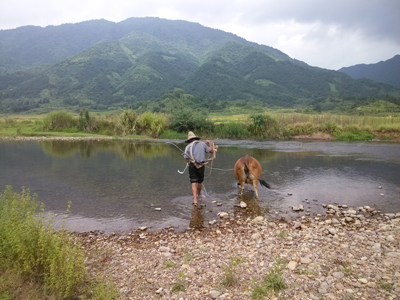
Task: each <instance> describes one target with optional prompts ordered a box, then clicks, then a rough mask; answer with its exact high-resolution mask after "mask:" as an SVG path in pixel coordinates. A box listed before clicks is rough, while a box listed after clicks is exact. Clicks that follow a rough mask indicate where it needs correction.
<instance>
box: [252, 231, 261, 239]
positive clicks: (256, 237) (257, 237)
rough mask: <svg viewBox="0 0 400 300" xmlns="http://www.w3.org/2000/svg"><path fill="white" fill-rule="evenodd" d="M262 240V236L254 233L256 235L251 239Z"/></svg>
mask: <svg viewBox="0 0 400 300" xmlns="http://www.w3.org/2000/svg"><path fill="white" fill-rule="evenodd" d="M260 238H261V234H260V233H258V232H256V233H254V234H253V235H252V236H251V239H252V240H258V239H260Z"/></svg>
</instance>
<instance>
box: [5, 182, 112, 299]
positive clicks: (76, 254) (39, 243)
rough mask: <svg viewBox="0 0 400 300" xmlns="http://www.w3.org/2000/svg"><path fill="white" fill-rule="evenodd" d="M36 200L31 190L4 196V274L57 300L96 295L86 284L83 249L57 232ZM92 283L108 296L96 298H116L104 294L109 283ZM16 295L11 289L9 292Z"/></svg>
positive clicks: (6, 192)
mask: <svg viewBox="0 0 400 300" xmlns="http://www.w3.org/2000/svg"><path fill="white" fill-rule="evenodd" d="M36 198H37V196H36V195H35V194H33V196H32V195H31V194H30V191H29V190H28V189H22V192H21V193H19V194H18V193H14V192H13V190H12V188H11V187H10V186H8V187H7V189H6V190H5V191H4V193H3V194H0V265H1V268H2V269H3V270H2V271H4V272H5V273H7V272H11V273H12V274H16V275H15V276H18V278H23V279H24V280H27V281H31V282H35V283H37V286H39V288H38V290H43V293H46V294H48V295H52V296H53V297H55V298H68V297H73V296H77V295H82V296H84V295H94V294H95V293H96V291H94V292H93V291H91V290H93V288H89V287H88V286H87V285H86V284H85V280H87V277H88V276H87V271H86V268H85V263H84V255H83V252H82V250H81V249H80V247H79V245H76V244H74V243H73V241H72V240H71V238H70V236H69V235H68V234H67V232H66V231H65V230H61V231H59V232H55V231H54V228H53V227H52V226H51V224H50V219H48V218H46V217H45V214H44V209H43V204H41V203H39V202H38V201H36ZM1 276H2V275H1ZM0 279H1V277H0ZM90 284H92V285H93V287H95V288H96V289H99V291H100V290H102V291H103V292H101V294H102V295H106V297H103V298H101V297H102V296H99V295H96V297H97V298H96V299H116V298H115V297H114V298H113V295H112V293H109V292H107V293H105V292H104V290H105V287H109V285H108V284H105V285H103V283H101V284H99V283H93V282H91V283H90ZM10 289H11V291H10ZM111 290H114V289H113V288H111ZM13 292H14V291H12V287H11V288H9V292H8V293H13ZM110 297H111V298H110ZM22 298H23V297H22ZM11 299H13V298H11Z"/></svg>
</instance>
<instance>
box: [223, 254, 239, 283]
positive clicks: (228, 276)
mask: <svg viewBox="0 0 400 300" xmlns="http://www.w3.org/2000/svg"><path fill="white" fill-rule="evenodd" d="M241 261H242V258H240V257H232V258H231V259H230V261H229V264H228V265H226V266H225V267H224V268H223V273H224V277H223V279H222V280H221V284H222V285H224V286H225V287H230V286H234V285H235V284H236V283H237V282H238V280H239V278H238V275H237V267H238V265H239V264H240V262H241Z"/></svg>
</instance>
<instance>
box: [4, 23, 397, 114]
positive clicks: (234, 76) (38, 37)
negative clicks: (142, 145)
mask: <svg viewBox="0 0 400 300" xmlns="http://www.w3.org/2000/svg"><path fill="white" fill-rule="evenodd" d="M76 32H79V34H76ZM132 32H134V33H132ZM128 33H129V34H128ZM27 37H29V39H32V40H35V41H36V47H35V48H34V49H32V48H29V47H26V45H27V44H29V43H28V42H27ZM1 40H2V43H3V44H2V45H3V47H2V48H1V49H0V71H2V72H1V73H0V112H6V113H10V112H21V111H28V110H30V111H36V112H39V111H40V112H48V111H50V110H54V109H66V108H68V109H74V110H80V109H82V110H85V109H90V110H108V109H123V108H126V107H132V108H135V109H136V108H137V109H142V110H140V111H139V112H143V111H144V110H149V111H152V112H166V113H168V112H170V111H169V109H170V108H171V107H168V105H165V104H166V102H168V101H166V102H165V101H163V98H164V96H167V97H169V96H170V94H171V93H170V91H171V90H173V89H175V88H177V87H179V88H181V89H184V90H185V91H186V94H187V95H189V94H190V97H191V100H190V101H192V103H190V104H189V103H188V102H186V101H183V103H184V106H181V107H180V108H183V107H185V108H187V107H186V105H188V104H189V105H191V104H193V106H196V109H197V108H198V107H201V108H204V109H207V110H209V111H221V110H225V111H230V110H231V109H253V108H254V105H253V104H254V103H255V102H258V103H261V106H266V105H269V106H279V107H293V108H294V107H296V108H298V109H299V110H300V111H304V112H305V111H307V112H310V113H311V112H313V111H317V112H321V111H337V112H339V111H342V112H343V111H346V112H350V111H352V112H357V113H360V114H361V113H364V114H367V113H382V112H387V113H390V112H392V113H393V112H396V111H397V112H399V104H400V98H399V96H400V91H399V89H398V88H395V87H393V86H389V85H385V84H383V83H378V82H373V81H371V80H363V79H361V80H355V79H352V78H350V77H349V76H347V75H345V74H342V73H340V72H336V71H331V70H324V69H320V68H313V67H310V66H308V65H306V64H304V63H302V62H299V61H296V60H293V59H291V58H290V57H288V56H287V55H286V54H284V53H282V52H280V51H279V50H276V49H273V48H271V47H267V46H264V45H256V44H250V43H248V42H247V41H245V40H244V39H242V38H239V37H237V36H235V35H233V34H230V33H227V32H223V31H217V30H214V29H210V28H206V27H203V26H201V25H200V24H194V23H188V22H183V21H170V20H163V19H158V18H139V19H134V20H133V19H130V20H127V21H124V22H120V23H117V24H114V23H112V24H111V23H110V22H107V21H105V20H96V21H89V22H83V23H79V24H64V25H62V26H53V27H46V28H40V29H39V28H29V27H26V28H24V29H13V30H10V31H7V32H2V35H1ZM65 44H68V45H71V47H64V46H63V45H65ZM46 64H47V65H46ZM49 64H52V65H49ZM33 66H35V67H33ZM371 97H374V98H376V99H378V98H379V99H384V100H385V101H387V102H388V104H389V105H386V104H385V105H378V106H379V107H378V106H374V105H372V107H369V100H368V99H369V98H371ZM206 99H207V100H206ZM210 99H211V101H208V100H210ZM182 100H187V99H182ZM203 100H206V101H203ZM200 102H201V103H200ZM235 102H237V103H235ZM240 102H242V104H243V106H241V107H239V106H237V105H236V104H238V103H240ZM191 107H192V106H191Z"/></svg>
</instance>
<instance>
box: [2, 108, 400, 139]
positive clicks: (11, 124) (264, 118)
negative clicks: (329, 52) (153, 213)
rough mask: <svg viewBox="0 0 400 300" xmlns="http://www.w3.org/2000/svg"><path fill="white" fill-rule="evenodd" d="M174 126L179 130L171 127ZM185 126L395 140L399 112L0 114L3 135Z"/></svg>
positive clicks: (168, 132)
mask: <svg viewBox="0 0 400 300" xmlns="http://www.w3.org/2000/svg"><path fill="white" fill-rule="evenodd" d="M178 117H179V118H178ZM187 118H189V119H188V120H186V119H187ZM181 123H182V124H181ZM180 124H181V125H182V126H181V125H180ZM173 128H175V130H173ZM176 128H177V129H176ZM179 128H180V129H182V130H183V131H182V132H177V131H176V130H180V129H179ZM188 130H192V131H193V130H194V131H195V133H196V135H198V136H201V137H209V138H230V139H243V138H246V139H247V138H253V139H256V138H258V139H288V138H291V137H294V136H298V135H313V134H320V133H325V134H330V135H331V136H333V137H334V138H336V139H337V140H344V141H360V140H371V139H376V138H377V139H381V140H394V139H395V140H397V139H398V138H399V136H400V117H399V116H386V117H384V116H355V115H354V116H353V115H335V114H329V113H321V114H304V113H295V112H277V111H268V112H262V111H260V112H257V113H256V114H231V115H229V114H227V113H220V114H215V113H214V114H210V115H209V116H208V117H207V114H205V115H204V116H203V115H201V114H197V115H191V114H188V115H185V114H184V113H181V114H178V115H169V116H168V115H163V114H157V113H150V112H144V113H142V114H139V113H137V112H135V111H132V110H125V111H122V112H119V113H114V114H90V113H89V112H86V111H85V113H84V114H83V113H81V114H80V115H72V114H70V113H66V112H51V113H49V114H47V115H42V116H37V115H36V116H31V115H29V116H28V115H25V116H24V115H13V116H4V115H3V116H0V136H8V137H16V136H60V137H72V136H78V137H86V136H98V135H102V136H126V137H133V138H137V137H158V138H168V139H186V137H187V131H188Z"/></svg>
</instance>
